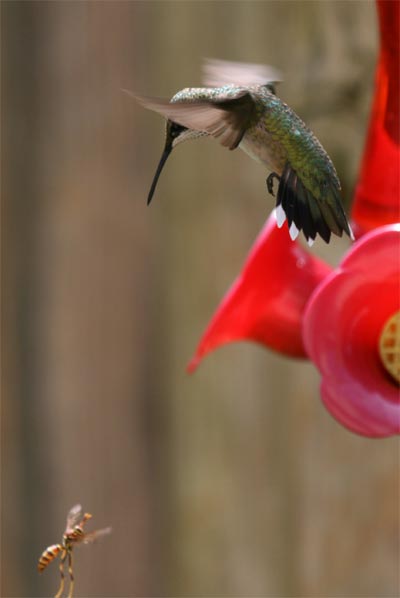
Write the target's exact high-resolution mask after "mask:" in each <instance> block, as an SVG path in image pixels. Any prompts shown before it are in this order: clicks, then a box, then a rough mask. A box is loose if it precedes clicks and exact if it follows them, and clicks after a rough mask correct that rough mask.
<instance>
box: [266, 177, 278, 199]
mask: <svg viewBox="0 0 400 598" xmlns="http://www.w3.org/2000/svg"><path fill="white" fill-rule="evenodd" d="M274 179H278V181H280V180H281V177H280V176H279V174H277V173H276V172H271V174H270V175H268V177H267V189H268V193H270V194H271V195H272V197H275V195H274Z"/></svg>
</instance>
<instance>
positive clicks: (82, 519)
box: [38, 504, 111, 598]
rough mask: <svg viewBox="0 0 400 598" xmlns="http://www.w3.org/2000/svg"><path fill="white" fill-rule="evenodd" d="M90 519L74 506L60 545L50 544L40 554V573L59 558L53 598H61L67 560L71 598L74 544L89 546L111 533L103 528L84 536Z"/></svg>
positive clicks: (87, 514)
mask: <svg viewBox="0 0 400 598" xmlns="http://www.w3.org/2000/svg"><path fill="white" fill-rule="evenodd" d="M91 518H92V515H91V514H90V513H83V511H82V507H81V505H79V504H78V505H75V506H74V507H72V509H71V510H70V511H69V513H68V515H67V524H66V526H65V531H64V534H63V539H62V542H61V544H52V545H51V546H49V547H48V548H46V550H45V551H44V552H43V553H42V555H41V557H40V559H39V563H38V571H39V573H42V571H44V570H45V569H46V567H47V565H49V564H50V563H51V562H52V561H54V559H56V558H57V557H58V556H59V557H60V567H59V568H60V576H61V581H60V587H59V588H58V591H57V594H55V596H54V598H61V596H62V593H63V591H64V585H65V575H64V565H65V561H66V559H67V558H68V573H69V579H70V583H69V593H68V598H72V595H73V591H74V574H73V569H72V550H73V548H74V546H75V544H81V543H83V544H89V543H90V542H93V541H94V540H97V539H98V538H100V537H101V536H104V535H105V534H109V533H110V532H111V527H105V528H104V529H99V530H96V531H94V532H90V533H89V534H86V533H85V532H84V529H83V528H84V526H85V524H86V522H87V521H89V519H91Z"/></svg>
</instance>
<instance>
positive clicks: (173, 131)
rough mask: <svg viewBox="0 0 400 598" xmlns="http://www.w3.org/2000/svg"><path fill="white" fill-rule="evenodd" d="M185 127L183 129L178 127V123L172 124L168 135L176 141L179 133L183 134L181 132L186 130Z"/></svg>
mask: <svg viewBox="0 0 400 598" xmlns="http://www.w3.org/2000/svg"><path fill="white" fill-rule="evenodd" d="M186 128H187V127H183V126H182V125H178V123H172V125H171V129H170V135H171V137H172V138H173V139H176V138H177V137H179V135H180V134H181V133H183V131H185V130H186Z"/></svg>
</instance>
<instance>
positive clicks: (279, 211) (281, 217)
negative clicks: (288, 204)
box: [275, 205, 286, 228]
mask: <svg viewBox="0 0 400 598" xmlns="http://www.w3.org/2000/svg"><path fill="white" fill-rule="evenodd" d="M275 218H276V224H277V226H278V228H282V226H283V223H284V222H285V220H286V214H285V212H284V211H283V208H282V206H281V205H279V206H276V208H275Z"/></svg>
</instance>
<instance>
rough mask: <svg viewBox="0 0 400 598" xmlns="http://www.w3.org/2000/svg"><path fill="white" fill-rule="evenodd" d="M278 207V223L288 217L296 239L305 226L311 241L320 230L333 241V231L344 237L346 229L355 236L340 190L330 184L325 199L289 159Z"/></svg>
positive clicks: (279, 190) (310, 241)
mask: <svg viewBox="0 0 400 598" xmlns="http://www.w3.org/2000/svg"><path fill="white" fill-rule="evenodd" d="M276 208H277V210H276V213H277V221H278V226H282V224H283V223H284V221H285V219H286V218H287V221H288V226H289V233H290V236H291V238H292V239H295V238H296V237H297V235H298V234H299V232H300V231H301V230H302V231H303V233H304V236H305V238H306V240H307V242H308V243H309V244H312V243H313V242H314V240H315V237H316V236H317V234H319V235H320V236H321V237H322V239H323V240H324V241H325V242H326V243H329V241H330V238H331V233H333V234H335V235H337V236H338V237H341V236H342V234H343V231H344V232H345V233H346V234H347V235H348V236H349V237H350V238H351V239H353V240H354V236H353V232H352V230H351V228H350V225H349V223H348V220H347V217H346V214H345V212H344V210H343V207H342V203H341V199H340V195H339V191H338V190H337V189H336V188H335V187H334V186H333V185H329V188H328V189H327V190H326V191H325V197H324V199H318V198H316V197H314V196H313V195H312V194H311V192H310V191H309V190H308V189H307V188H306V187H305V186H304V184H303V182H302V180H301V179H300V177H299V176H298V175H297V173H296V172H295V171H294V170H293V168H292V167H291V166H290V164H289V163H287V164H286V166H285V168H284V170H283V173H282V175H281V178H280V182H279V188H278V193H277V200H276Z"/></svg>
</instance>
